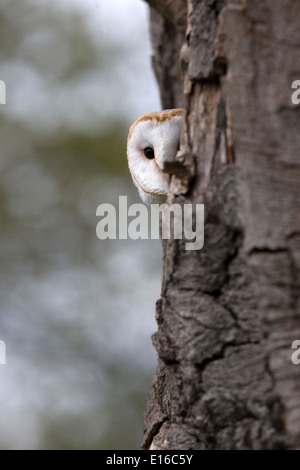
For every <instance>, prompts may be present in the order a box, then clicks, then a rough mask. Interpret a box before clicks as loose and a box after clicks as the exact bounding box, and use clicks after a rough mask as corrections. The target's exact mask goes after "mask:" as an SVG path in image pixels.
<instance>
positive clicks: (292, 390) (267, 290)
mask: <svg viewBox="0 0 300 470" xmlns="http://www.w3.org/2000/svg"><path fill="white" fill-rule="evenodd" d="M148 3H149V5H150V10H151V38H152V44H153V49H154V57H153V66H154V70H155V73H156V77H157V80H158V84H159V88H160V93H161V101H162V105H163V108H172V107H178V106H182V105H183V106H184V109H185V114H184V124H183V129H182V135H181V144H180V151H179V158H178V165H177V168H176V170H175V176H174V177H173V179H172V184H171V195H170V198H169V200H170V202H172V203H173V202H179V203H186V202H188V203H191V202H193V203H197V202H198V203H204V204H205V242H204V247H203V249H202V250H200V251H186V250H185V247H184V241H183V240H170V241H167V242H166V243H165V245H164V267H163V282H162V292H161V298H160V299H159V300H158V302H157V311H156V318H157V323H158V331H157V332H156V333H155V334H154V335H153V343H154V346H155V348H156V350H157V352H158V356H159V359H158V366H157V371H156V374H155V377H154V381H153V385H152V388H151V391H150V394H149V397H148V403H147V409H146V413H145V435H144V442H143V448H144V449H281V448H283V449H288V448H297V447H299V446H300V394H299V390H300V365H297V364H294V363H293V362H292V360H291V356H292V353H293V349H292V348H291V347H292V343H293V341H294V340H297V339H300V322H299V293H300V284H299V282H300V281H299V279H300V278H299V273H300V212H299V207H300V192H299V187H300V158H299V152H300V151H299V149H300V105H298V106H297V105H295V104H293V102H292V100H291V96H292V93H293V90H292V83H293V81H294V80H297V79H300V61H299V57H300V30H299V20H300V2H295V1H293V0H272V1H271V0H266V1H264V2H260V1H258V0H202V1H199V0H187V1H185V0H173V1H168V0H164V1H159V0H148Z"/></svg>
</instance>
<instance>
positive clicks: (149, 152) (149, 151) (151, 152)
mask: <svg viewBox="0 0 300 470" xmlns="http://www.w3.org/2000/svg"><path fill="white" fill-rule="evenodd" d="M144 154H145V157H146V158H148V159H149V160H152V159H153V158H154V157H155V155H154V150H153V148H152V147H146V148H145V149H144Z"/></svg>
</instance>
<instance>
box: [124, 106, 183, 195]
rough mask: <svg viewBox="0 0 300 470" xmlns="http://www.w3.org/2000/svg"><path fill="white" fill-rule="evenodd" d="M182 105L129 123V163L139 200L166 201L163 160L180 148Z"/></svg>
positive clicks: (167, 176) (167, 180)
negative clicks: (180, 107) (179, 107)
mask: <svg viewBox="0 0 300 470" xmlns="http://www.w3.org/2000/svg"><path fill="white" fill-rule="evenodd" d="M182 113H183V110H182V109H170V110H165V111H160V112H157V113H150V114H145V115H144V116H141V117H140V118H138V119H137V120H136V121H135V122H134V123H133V124H132V126H131V128H130V130H129V135H128V141H127V158H128V166H129V170H130V173H131V176H132V179H133V182H134V184H135V185H136V186H137V188H138V191H139V193H140V196H141V198H142V200H143V201H144V202H145V203H147V204H161V203H163V202H165V201H166V198H167V194H168V190H169V186H170V179H171V174H170V173H169V172H167V171H166V168H165V163H166V162H169V163H171V162H174V161H175V158H176V153H177V151H178V148H179V138H180V131H181V120H182Z"/></svg>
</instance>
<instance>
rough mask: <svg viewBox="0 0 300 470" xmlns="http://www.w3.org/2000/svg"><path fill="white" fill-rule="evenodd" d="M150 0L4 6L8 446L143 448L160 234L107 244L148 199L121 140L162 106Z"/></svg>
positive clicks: (34, 1)
mask: <svg viewBox="0 0 300 470" xmlns="http://www.w3.org/2000/svg"><path fill="white" fill-rule="evenodd" d="M147 17H148V10H147V6H146V4H145V3H144V2H143V1H142V0H85V1H84V2H83V1H82V0H64V2H60V1H58V0H52V1H51V2H49V1H48V0H0V43H1V51H0V79H1V80H4V81H5V83H6V87H7V95H6V105H0V121H1V126H0V151H1V154H0V172H1V173H0V174H1V181H0V210H1V230H0V340H2V341H4V342H5V343H6V362H7V363H6V365H0V403H1V414H0V449H120V450H121V449H135V448H139V446H140V444H141V441H142V436H143V412H144V408H145V402H146V398H147V394H148V391H149V389H150V386H151V380H152V377H153V375H154V371H155V366H156V354H155V351H154V349H153V347H152V344H151V339H150V336H151V334H152V333H153V332H154V331H155V330H156V324H155V301H156V299H157V298H158V297H159V295H160V284H161V266H162V249H161V243H160V241H159V240H154V241H150V240H138V241H130V240H120V241H119V240H105V241H100V240H99V239H98V238H97V237H96V225H97V222H98V220H97V217H96V208H97V206H98V205H99V204H102V203H111V204H115V205H117V203H118V198H119V195H127V196H128V199H129V203H134V202H140V200H139V196H138V193H137V191H136V189H135V188H134V187H133V184H132V181H131V178H130V176H129V173H128V170H127V161H126V137H127V133H128V128H129V126H130V125H131V123H132V122H133V121H134V120H135V119H136V118H137V117H138V116H139V115H141V114H144V113H147V112H151V111H155V110H159V109H160V104H159V97H158V91H157V87H156V84H155V80H154V76H153V73H152V69H151V59H150V56H151V48H150V41H149V35H148V23H147Z"/></svg>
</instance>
